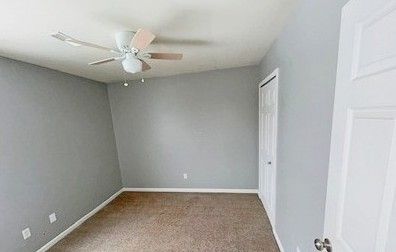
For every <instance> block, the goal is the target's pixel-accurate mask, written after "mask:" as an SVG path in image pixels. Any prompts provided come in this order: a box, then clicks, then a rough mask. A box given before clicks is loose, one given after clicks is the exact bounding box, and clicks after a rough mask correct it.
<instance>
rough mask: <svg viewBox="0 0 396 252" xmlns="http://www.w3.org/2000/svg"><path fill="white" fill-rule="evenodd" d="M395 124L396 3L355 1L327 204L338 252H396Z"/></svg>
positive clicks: (348, 12)
mask: <svg viewBox="0 0 396 252" xmlns="http://www.w3.org/2000/svg"><path fill="white" fill-rule="evenodd" d="M395 126H396V1H395V0H351V1H350V2H349V3H348V4H347V5H346V6H345V7H344V9H343V13H342V22H341V37H340V45H339V55H338V71H337V84H336V94H335V102H334V115H333V129H332V138H331V151H330V164H329V178H328V185H327V198H326V214H325V230H324V236H325V237H328V238H329V240H330V243H331V245H332V247H333V250H332V251H336V252H344V251H359V252H364V251H367V252H373V251H377V252H380V251H381V252H391V251H396V201H395V185H396V127H395ZM319 245H320V244H318V246H319ZM324 251H325V250H324Z"/></svg>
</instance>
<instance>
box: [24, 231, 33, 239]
mask: <svg viewBox="0 0 396 252" xmlns="http://www.w3.org/2000/svg"><path fill="white" fill-rule="evenodd" d="M31 235H32V234H31V233H30V228H25V229H24V230H22V236H23V239H25V240H26V239H27V238H29V237H30V236H31Z"/></svg>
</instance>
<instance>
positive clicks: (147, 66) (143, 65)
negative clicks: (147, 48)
mask: <svg viewBox="0 0 396 252" xmlns="http://www.w3.org/2000/svg"><path fill="white" fill-rule="evenodd" d="M140 61H141V62H142V71H147V70H150V69H151V66H150V65H149V64H147V63H146V62H145V61H144V60H140Z"/></svg>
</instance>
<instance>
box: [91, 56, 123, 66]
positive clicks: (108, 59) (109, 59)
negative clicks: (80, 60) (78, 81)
mask: <svg viewBox="0 0 396 252" xmlns="http://www.w3.org/2000/svg"><path fill="white" fill-rule="evenodd" d="M118 59H121V58H120V57H119V58H107V59H103V60H98V61H94V62H91V63H88V65H91V66H94V65H100V64H103V63H107V62H111V61H115V60H118Z"/></svg>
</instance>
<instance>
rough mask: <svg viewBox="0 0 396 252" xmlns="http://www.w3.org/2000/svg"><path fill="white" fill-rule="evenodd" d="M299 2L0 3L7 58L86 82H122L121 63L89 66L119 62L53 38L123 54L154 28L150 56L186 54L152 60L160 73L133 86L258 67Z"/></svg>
mask: <svg viewBox="0 0 396 252" xmlns="http://www.w3.org/2000/svg"><path fill="white" fill-rule="evenodd" d="M295 1H296V0H140V1H136V0H13V1H10V0H0V6H1V8H0V55H1V56H5V57H9V58H13V59H17V60H22V61H25V62H29V63H33V64H36V65H40V66H44V67H48V68H52V69H56V70H59V71H62V72H66V73H71V74H74V75H78V76H83V77H86V78H89V79H93V80H97V81H102V82H113V81H121V80H122V79H123V78H124V76H123V71H122V68H121V63H120V62H119V61H118V62H110V63H108V64H105V65H100V66H88V65H87V63H88V62H91V61H95V60H99V59H103V58H106V57H109V56H113V55H111V53H107V52H105V51H100V50H96V49H91V48H86V47H85V48H84V47H73V46H70V45H67V44H65V43H63V42H61V41H58V40H56V39H54V38H52V37H50V34H51V33H54V32H57V31H62V32H64V33H66V34H68V35H70V36H72V37H75V38H77V39H80V40H83V41H88V42H92V43H97V44H100V45H103V46H107V47H114V48H115V47H116V46H115V41H114V33H115V32H117V31H122V30H137V29H138V28H140V27H142V28H146V29H148V30H150V31H152V32H153V33H154V34H156V35H157V38H156V40H155V41H154V43H153V44H152V45H151V46H150V47H149V48H148V50H147V51H152V52H154V51H155V52H157V51H158V52H182V53H184V58H183V60H181V61H159V60H147V62H148V63H149V64H150V65H151V66H152V69H151V70H149V71H147V72H145V73H142V74H137V75H132V74H128V79H138V78H141V77H145V78H149V77H158V76H166V75H174V74H179V73H189V72H200V71H205V70H212V69H221V68H229V67H238V66H247V65H255V64H258V63H259V61H260V60H261V58H262V57H263V56H264V54H265V53H266V51H267V50H268V48H269V46H270V45H271V43H272V42H273V41H274V39H275V38H276V36H277V35H278V33H279V31H280V30H281V28H282V26H283V23H284V21H285V19H286V17H287V16H288V14H289V13H290V10H291V8H292V7H293V6H294V3H295Z"/></svg>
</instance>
